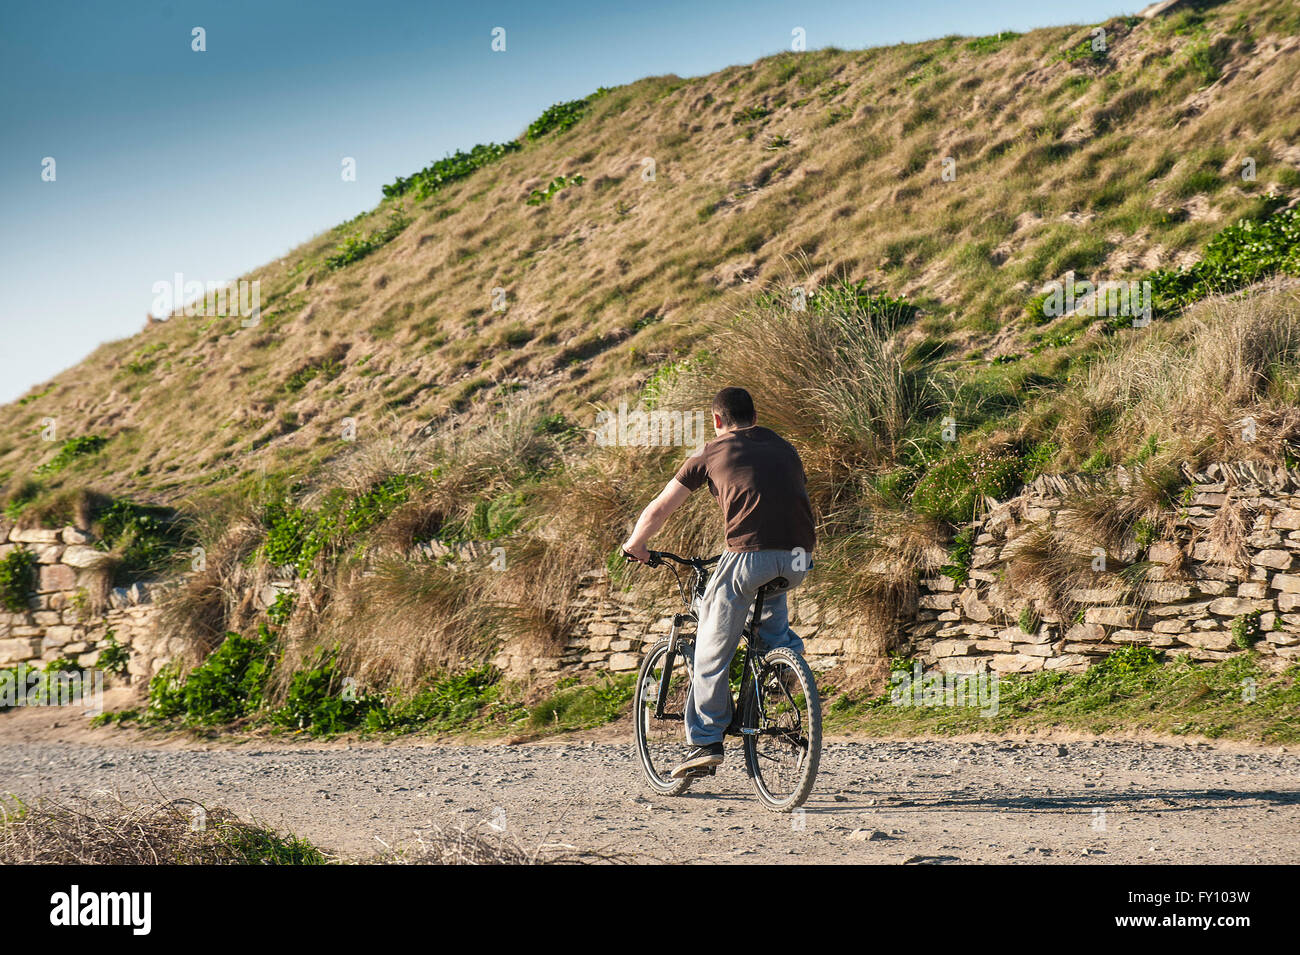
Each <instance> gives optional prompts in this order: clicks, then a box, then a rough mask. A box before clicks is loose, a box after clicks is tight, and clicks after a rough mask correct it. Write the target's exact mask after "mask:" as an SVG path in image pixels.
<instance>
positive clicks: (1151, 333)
mask: <svg viewBox="0 0 1300 955" xmlns="http://www.w3.org/2000/svg"><path fill="white" fill-rule="evenodd" d="M1067 397H1069V396H1067ZM1297 397H1300V289H1298V288H1297V287H1296V285H1295V284H1294V282H1290V281H1274V282H1270V283H1266V284H1264V285H1261V286H1257V287H1254V288H1252V289H1250V290H1248V291H1246V292H1242V293H1239V294H1235V295H1225V296H1216V297H1213V298H1210V299H1207V300H1205V301H1204V302H1201V303H1199V304H1197V305H1196V306H1194V307H1193V308H1191V309H1190V310H1189V311H1188V312H1187V314H1186V315H1184V316H1182V317H1181V318H1179V319H1177V320H1174V321H1171V322H1163V323H1159V324H1156V325H1153V326H1152V327H1151V328H1150V329H1148V330H1147V331H1146V333H1145V334H1134V335H1122V336H1118V337H1117V340H1116V342H1115V344H1114V345H1112V346H1111V347H1110V349H1109V351H1108V352H1106V353H1105V354H1104V355H1103V356H1102V358H1101V360H1099V361H1097V362H1095V363H1093V364H1092V365H1091V366H1090V368H1089V371H1088V374H1087V377H1086V380H1085V381H1084V383H1083V386H1082V389H1081V391H1080V392H1079V393H1078V394H1077V396H1074V398H1073V400H1070V401H1067V402H1065V404H1064V411H1065V414H1064V419H1063V422H1062V425H1061V428H1060V435H1061V437H1062V439H1063V442H1062V443H1063V445H1064V446H1065V447H1078V448H1090V447H1092V446H1093V444H1094V440H1095V439H1094V433H1095V432H1096V431H1097V430H1098V428H1106V427H1108V428H1109V429H1110V430H1109V432H1108V437H1107V443H1108V444H1109V445H1110V446H1111V447H1113V448H1115V449H1132V448H1136V447H1140V446H1142V445H1144V444H1147V443H1148V442H1152V443H1154V445H1155V446H1157V447H1158V448H1159V453H1158V455H1157V456H1156V457H1155V458H1153V459H1152V463H1168V462H1171V461H1174V460H1186V461H1191V462H1194V463H1204V462H1205V461H1207V460H1208V459H1209V458H1211V457H1212V458H1214V459H1218V460H1233V459H1237V458H1252V459H1262V460H1269V461H1274V462H1277V463H1281V462H1282V461H1283V460H1284V457H1285V454H1286V452H1287V450H1288V449H1290V452H1291V453H1292V454H1295V453H1297V452H1298V451H1300V410H1298V409H1297Z"/></svg>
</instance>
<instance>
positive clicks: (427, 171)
mask: <svg viewBox="0 0 1300 955" xmlns="http://www.w3.org/2000/svg"><path fill="white" fill-rule="evenodd" d="M522 148H523V147H522V146H520V145H519V143H516V142H509V143H488V144H487V145H483V144H482V143H480V144H479V145H477V146H475V147H474V148H473V149H471V150H470V151H469V152H461V151H460V150H459V149H458V150H456V152H455V153H453V154H452V155H450V156H447V157H446V158H445V159H439V160H437V161H436V162H433V163H430V164H429V165H428V166H425V167H424V168H423V169H421V170H420V171H419V172H417V173H414V174H412V175H410V176H407V177H405V178H402V177H401V176H399V177H398V178H397V180H396V181H395V182H392V183H390V184H388V185H386V186H384V196H385V197H386V198H392V197H393V196H401V195H405V194H406V193H408V192H410V193H412V194H413V195H414V196H415V198H417V199H426V198H428V197H429V196H431V195H432V194H433V193H435V192H437V191H438V190H439V189H442V188H443V187H444V186H448V185H450V184H451V183H453V182H459V181H460V180H461V179H464V178H465V177H467V176H469V175H472V174H473V173H474V172H476V171H478V170H479V169H481V168H483V167H484V166H486V165H487V164H488V163H492V162H496V161H497V160H498V159H500V158H502V157H503V156H507V155H509V154H510V153H513V152H518V151H519V150H520V149H522Z"/></svg>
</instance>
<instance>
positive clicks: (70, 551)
mask: <svg viewBox="0 0 1300 955" xmlns="http://www.w3.org/2000/svg"><path fill="white" fill-rule="evenodd" d="M108 560H109V556H108V554H106V553H104V552H103V551H102V550H95V548H93V547H86V546H85V545H84V544H70V545H68V548H67V550H65V551H64V552H63V562H64V563H65V564H67V565H68V566H69V567H76V568H78V569H82V570H85V569H89V568H91V567H99V566H100V565H101V564H104V563H105V562H106V561H108ZM272 599H274V597H273V598H272Z"/></svg>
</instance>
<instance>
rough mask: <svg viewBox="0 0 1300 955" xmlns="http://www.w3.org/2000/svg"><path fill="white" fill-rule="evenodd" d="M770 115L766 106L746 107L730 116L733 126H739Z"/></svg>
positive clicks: (770, 112)
mask: <svg viewBox="0 0 1300 955" xmlns="http://www.w3.org/2000/svg"><path fill="white" fill-rule="evenodd" d="M771 115H772V111H771V110H770V109H768V108H767V107H766V106H746V107H745V108H744V109H742V110H737V111H736V113H735V114H733V115H732V117H731V123H732V125H733V126H740V125H742V124H744V123H753V122H757V121H758V120H760V119H764V118H766V117H768V116H771Z"/></svg>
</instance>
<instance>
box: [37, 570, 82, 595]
mask: <svg viewBox="0 0 1300 955" xmlns="http://www.w3.org/2000/svg"><path fill="white" fill-rule="evenodd" d="M76 586H77V572H76V571H75V570H73V569H72V568H71V567H68V566H66V565H64V564H42V565H41V568H40V571H39V572H38V574H37V579H36V589H37V590H38V591H41V592H43V593H49V592H51V591H55V590H72V589H73V588H75V587H76Z"/></svg>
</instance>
